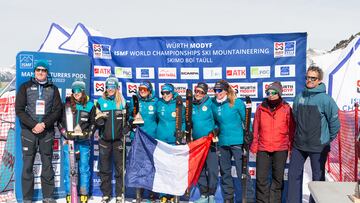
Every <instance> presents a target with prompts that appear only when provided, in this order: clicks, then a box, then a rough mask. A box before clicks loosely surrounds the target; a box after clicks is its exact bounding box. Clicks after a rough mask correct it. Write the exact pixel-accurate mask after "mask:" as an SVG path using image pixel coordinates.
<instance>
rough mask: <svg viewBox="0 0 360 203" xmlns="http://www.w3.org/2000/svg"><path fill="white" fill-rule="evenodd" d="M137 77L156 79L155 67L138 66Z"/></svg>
mask: <svg viewBox="0 0 360 203" xmlns="http://www.w3.org/2000/svg"><path fill="white" fill-rule="evenodd" d="M136 78H137V79H154V78H155V73H154V68H153V67H137V68H136Z"/></svg>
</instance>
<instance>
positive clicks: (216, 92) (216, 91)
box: [214, 89, 224, 94]
mask: <svg viewBox="0 0 360 203" xmlns="http://www.w3.org/2000/svg"><path fill="white" fill-rule="evenodd" d="M222 91H224V90H223V89H214V92H215V94H219V93H221V92H222Z"/></svg>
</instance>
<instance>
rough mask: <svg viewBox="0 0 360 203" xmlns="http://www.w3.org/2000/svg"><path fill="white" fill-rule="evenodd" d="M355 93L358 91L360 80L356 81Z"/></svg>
mask: <svg viewBox="0 0 360 203" xmlns="http://www.w3.org/2000/svg"><path fill="white" fill-rule="evenodd" d="M356 89H357V93H360V80H358V81H357V82H356Z"/></svg>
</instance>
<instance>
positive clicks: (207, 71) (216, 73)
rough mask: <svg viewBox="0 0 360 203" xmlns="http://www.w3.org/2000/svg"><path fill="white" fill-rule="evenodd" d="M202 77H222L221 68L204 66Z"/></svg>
mask: <svg viewBox="0 0 360 203" xmlns="http://www.w3.org/2000/svg"><path fill="white" fill-rule="evenodd" d="M203 71H204V72H203V74H204V75H203V76H204V79H221V78H222V68H221V67H216V68H204V69H203Z"/></svg>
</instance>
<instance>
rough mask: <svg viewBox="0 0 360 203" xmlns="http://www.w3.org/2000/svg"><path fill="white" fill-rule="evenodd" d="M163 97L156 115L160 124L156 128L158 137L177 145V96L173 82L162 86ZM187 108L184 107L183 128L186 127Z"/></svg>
mask: <svg viewBox="0 0 360 203" xmlns="http://www.w3.org/2000/svg"><path fill="white" fill-rule="evenodd" d="M161 95H162V98H161V99H159V102H158V105H157V108H156V116H157V118H158V121H159V122H158V126H157V129H156V139H158V140H161V141H164V142H166V143H168V144H172V145H175V121H176V97H177V96H178V94H177V93H176V92H175V89H174V86H173V85H172V84H165V85H164V86H163V87H162V88H161ZM184 117H185V108H184V107H183V108H182V129H183V130H184V129H185V126H184V123H185V120H184Z"/></svg>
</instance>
